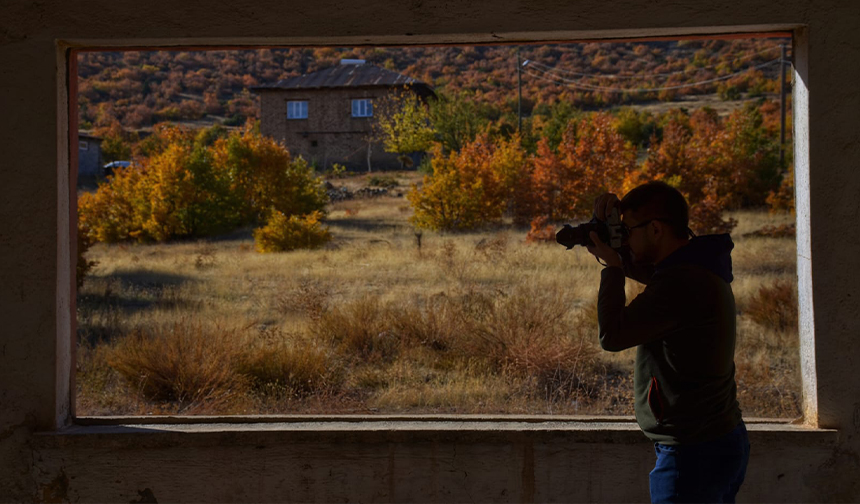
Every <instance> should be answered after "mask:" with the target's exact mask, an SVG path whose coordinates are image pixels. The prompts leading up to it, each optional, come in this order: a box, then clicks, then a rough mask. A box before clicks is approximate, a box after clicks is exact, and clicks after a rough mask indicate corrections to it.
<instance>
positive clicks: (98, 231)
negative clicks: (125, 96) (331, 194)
mask: <svg viewBox="0 0 860 504" xmlns="http://www.w3.org/2000/svg"><path fill="white" fill-rule="evenodd" d="M153 136H155V137H156V139H155V141H153V142H152V145H151V148H152V150H153V151H154V152H155V154H153V155H152V156H150V157H146V158H141V160H140V161H139V162H138V163H136V164H132V165H131V166H129V167H127V168H119V169H117V170H116V171H115V172H114V174H113V175H112V176H110V177H109V178H108V179H107V182H105V183H104V184H101V185H100V186H99V188H98V190H97V191H96V192H95V193H87V194H83V195H82V196H81V198H80V201H79V205H78V214H79V220H80V222H81V225H82V228H83V229H84V230H85V232H86V233H87V235H88V237H89V238H90V239H92V240H96V241H103V242H118V241H124V240H130V239H132V240H138V241H166V240H170V239H173V238H181V237H200V236H211V235H215V234H219V233H223V232H225V231H229V230H231V229H234V228H236V227H238V226H241V225H246V224H258V223H260V222H264V221H266V220H267V219H268V218H269V216H270V215H271V214H272V212H280V213H281V214H283V215H285V216H286V217H287V218H289V217H291V216H294V215H297V216H302V215H307V214H310V213H312V212H315V211H322V210H323V208H324V206H325V204H326V202H327V196H326V193H325V190H324V188H323V186H322V184H321V182H320V180H319V179H317V178H316V177H315V176H314V175H313V172H312V170H311V169H310V168H309V167H308V166H307V164H306V163H305V162H304V161H303V160H301V159H298V160H293V159H292V158H291V157H290V154H289V152H288V151H287V150H286V149H285V148H284V147H283V146H281V145H279V144H278V143H276V142H275V141H273V140H271V139H269V138H266V137H263V136H262V135H260V134H259V132H258V131H257V130H255V129H254V128H253V126H252V125H251V124H250V123H249V125H248V126H247V127H246V128H245V129H244V130H243V131H236V132H233V133H230V134H229V135H226V136H224V135H223V134H222V133H219V132H213V131H204V132H201V133H198V134H196V135H195V134H193V132H191V131H189V130H186V129H184V128H181V127H176V126H169V127H168V126H164V127H160V128H157V132H156V134H155V135H153Z"/></svg>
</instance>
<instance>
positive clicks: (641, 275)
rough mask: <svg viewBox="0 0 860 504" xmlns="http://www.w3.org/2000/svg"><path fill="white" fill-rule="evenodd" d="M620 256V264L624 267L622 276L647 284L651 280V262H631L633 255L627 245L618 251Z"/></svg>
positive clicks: (652, 268)
mask: <svg viewBox="0 0 860 504" xmlns="http://www.w3.org/2000/svg"><path fill="white" fill-rule="evenodd" d="M618 255H620V256H621V265H622V268H624V276H626V277H627V278H632V279H633V280H636V281H637V282H639V283H641V284H645V285H648V282H649V281H650V280H651V275H653V274H654V265H653V264H636V263H635V262H633V256H632V255H631V253H630V249H629V248H628V247H626V246H625V247H623V248H622V249H621V250H619V251H618Z"/></svg>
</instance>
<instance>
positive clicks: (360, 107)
mask: <svg viewBox="0 0 860 504" xmlns="http://www.w3.org/2000/svg"><path fill="white" fill-rule="evenodd" d="M352 117H373V102H371V101H370V99H367V98H362V99H358V100H352Z"/></svg>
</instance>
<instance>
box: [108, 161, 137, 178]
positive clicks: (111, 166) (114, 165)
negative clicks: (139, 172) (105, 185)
mask: <svg viewBox="0 0 860 504" xmlns="http://www.w3.org/2000/svg"><path fill="white" fill-rule="evenodd" d="M130 164H131V161H111V162H110V163H108V164H106V165H104V166H103V167H102V168H103V173H104V176H105V177H107V176H108V175H111V174H113V169H114V168H117V167H122V168H125V167H127V166H129V165H130Z"/></svg>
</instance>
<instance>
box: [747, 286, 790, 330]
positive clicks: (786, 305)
mask: <svg viewBox="0 0 860 504" xmlns="http://www.w3.org/2000/svg"><path fill="white" fill-rule="evenodd" d="M746 314H747V315H748V316H749V318H750V319H752V320H753V321H754V322H756V323H757V324H760V325H763V326H765V327H769V328H771V329H774V330H777V331H791V330H797V287H796V285H795V284H794V283H793V282H789V281H786V280H776V281H775V282H773V283H772V284H770V285H763V286H761V287H760V288H759V290H758V292H757V293H756V294H755V295H754V296H753V297H752V299H750V301H749V304H748V306H747V310H746Z"/></svg>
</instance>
